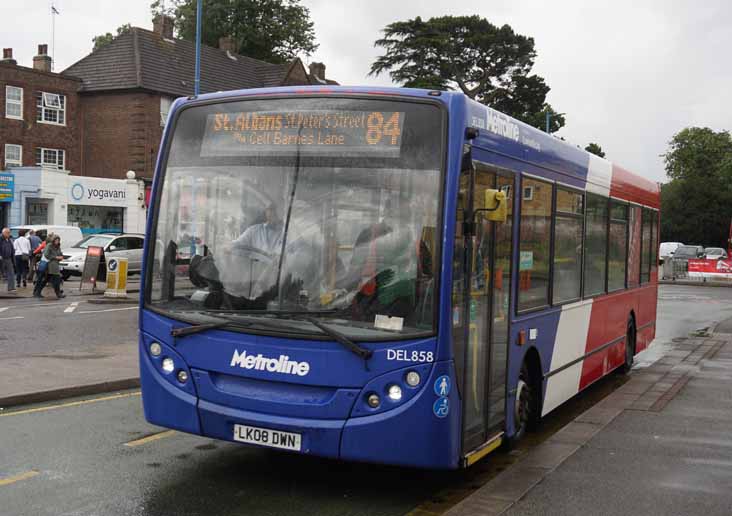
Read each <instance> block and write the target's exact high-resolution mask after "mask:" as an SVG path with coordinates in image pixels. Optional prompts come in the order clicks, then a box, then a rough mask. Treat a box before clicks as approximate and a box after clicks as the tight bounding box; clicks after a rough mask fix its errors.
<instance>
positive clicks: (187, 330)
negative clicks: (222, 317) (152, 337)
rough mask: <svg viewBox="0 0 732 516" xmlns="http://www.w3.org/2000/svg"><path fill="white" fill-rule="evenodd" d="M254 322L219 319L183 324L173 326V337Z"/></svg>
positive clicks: (244, 325)
mask: <svg viewBox="0 0 732 516" xmlns="http://www.w3.org/2000/svg"><path fill="white" fill-rule="evenodd" d="M252 324H253V323H248V322H237V323H233V322H231V321H217V322H211V323H202V324H194V325H192V326H183V327H182V328H173V329H172V330H170V335H171V337H185V336H186V335H193V334H194V333H200V332H202V331H206V330H215V329H216V328H224V327H225V326H238V327H245V328H248V327H249V326H251V325H252Z"/></svg>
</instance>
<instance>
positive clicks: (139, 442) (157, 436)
mask: <svg viewBox="0 0 732 516" xmlns="http://www.w3.org/2000/svg"><path fill="white" fill-rule="evenodd" d="M174 433H175V430H166V431H165V432H160V433H157V434H152V435H148V436H147V437H143V438H141V439H135V440H134V441H130V442H128V443H125V446H130V447H134V446H141V445H143V444H147V443H149V442H152V441H157V440H158V439H165V438H166V437H170V436H171V435H173V434H174Z"/></svg>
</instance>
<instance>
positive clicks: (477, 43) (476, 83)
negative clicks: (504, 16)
mask: <svg viewBox="0 0 732 516" xmlns="http://www.w3.org/2000/svg"><path fill="white" fill-rule="evenodd" d="M383 33H384V37H383V38H381V39H378V40H377V41H376V42H375V45H376V46H377V47H381V48H383V49H384V51H385V53H384V55H382V56H380V57H379V58H377V59H376V61H374V63H373V64H372V65H371V71H370V73H369V74H370V75H378V74H380V73H384V72H388V73H389V76H390V77H391V79H392V80H393V81H394V82H396V83H398V84H401V85H403V86H406V87H413V88H428V89H438V90H448V89H453V90H458V89H459V90H460V91H462V92H464V93H465V94H466V95H468V96H470V97H471V98H474V99H475V100H477V101H478V102H481V103H483V104H486V105H490V106H491V107H493V108H495V109H497V110H499V111H503V112H504V113H507V114H509V115H511V116H513V117H515V118H518V119H519V120H522V121H524V122H526V123H528V124H530V125H532V126H534V127H538V128H540V129H543V128H544V124H545V117H544V113H545V112H546V110H550V111H552V112H554V110H553V109H552V108H551V106H549V105H548V104H547V103H546V95H547V93H548V92H549V89H550V88H549V86H547V84H546V82H545V81H544V79H543V78H542V77H539V76H538V75H535V74H531V69H532V68H533V66H534V58H535V57H536V51H535V50H534V39H533V38H529V37H526V36H523V35H521V34H517V33H516V32H514V30H513V29H512V28H511V27H510V26H509V25H503V26H502V27H498V26H496V25H493V24H492V23H490V22H489V21H488V20H486V19H485V18H481V17H480V16H477V15H474V16H442V17H439V18H430V19H429V20H427V21H424V20H422V18H420V17H417V18H415V19H413V20H407V21H400V22H394V23H391V24H389V25H387V26H386V28H384V30H383ZM563 125H564V117H563V116H561V115H555V117H553V119H552V123H551V129H552V131H556V130H557V129H559V128H561V127H562V126H563Z"/></svg>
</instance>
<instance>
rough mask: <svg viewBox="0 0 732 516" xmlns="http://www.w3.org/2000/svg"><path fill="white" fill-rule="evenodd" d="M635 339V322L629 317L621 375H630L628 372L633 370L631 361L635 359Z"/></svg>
mask: <svg viewBox="0 0 732 516" xmlns="http://www.w3.org/2000/svg"><path fill="white" fill-rule="evenodd" d="M635 338H636V330H635V321H634V320H633V316H632V315H631V316H630V317H629V318H628V327H627V330H626V333H625V362H624V363H623V365H622V366H621V367H620V372H621V373H623V374H628V373H630V370H631V369H633V361H634V359H635Z"/></svg>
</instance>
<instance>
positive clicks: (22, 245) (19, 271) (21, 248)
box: [13, 229, 31, 287]
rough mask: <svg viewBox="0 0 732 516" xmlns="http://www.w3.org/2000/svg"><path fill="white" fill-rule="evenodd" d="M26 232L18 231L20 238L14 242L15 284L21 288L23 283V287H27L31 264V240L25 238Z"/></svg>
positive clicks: (23, 230)
mask: <svg viewBox="0 0 732 516" xmlns="http://www.w3.org/2000/svg"><path fill="white" fill-rule="evenodd" d="M25 233H26V230H25V229H21V230H19V231H18V238H16V239H15V241H14V242H13V248H14V250H15V283H16V284H17V285H18V287H20V283H21V281H22V282H23V287H27V286H28V283H27V276H28V265H29V264H30V255H31V246H30V240H28V237H26V236H25Z"/></svg>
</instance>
